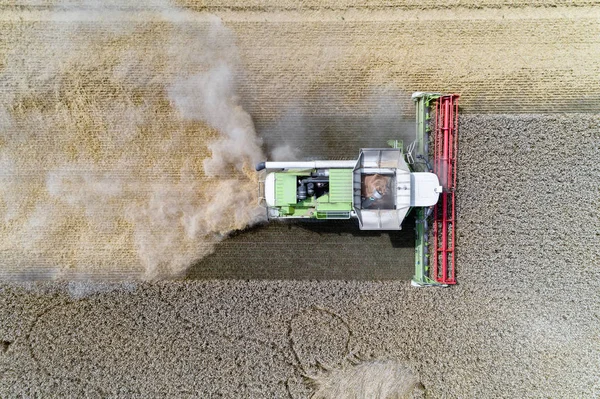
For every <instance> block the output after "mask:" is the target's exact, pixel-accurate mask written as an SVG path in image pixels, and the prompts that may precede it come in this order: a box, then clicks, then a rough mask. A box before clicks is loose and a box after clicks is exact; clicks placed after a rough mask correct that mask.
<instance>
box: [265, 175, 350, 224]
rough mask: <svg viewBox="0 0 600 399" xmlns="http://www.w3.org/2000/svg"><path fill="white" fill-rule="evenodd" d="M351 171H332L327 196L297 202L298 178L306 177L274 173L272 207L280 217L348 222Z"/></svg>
mask: <svg viewBox="0 0 600 399" xmlns="http://www.w3.org/2000/svg"><path fill="white" fill-rule="evenodd" d="M352 172H353V171H352V169H331V170H330V175H329V179H330V181H329V188H330V193H329V194H326V195H322V196H320V197H319V198H316V199H315V198H314V197H311V198H307V199H305V200H302V201H298V200H297V197H296V190H297V187H298V180H297V179H298V176H309V174H307V173H295V172H291V173H290V172H281V173H275V206H277V207H278V208H279V212H280V214H281V215H282V216H286V217H308V218H317V219H349V218H350V211H351V210H352Z"/></svg>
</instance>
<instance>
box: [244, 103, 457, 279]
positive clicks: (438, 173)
mask: <svg viewBox="0 0 600 399" xmlns="http://www.w3.org/2000/svg"><path fill="white" fill-rule="evenodd" d="M458 98H459V96H458V95H456V94H451V95H441V94H438V93H422V92H418V93H414V94H413V95H412V99H413V101H414V102H415V104H416V108H417V112H416V114H417V117H416V122H417V127H416V138H415V141H413V142H412V143H410V145H408V146H407V147H406V149H404V148H403V142H402V141H400V140H390V141H388V144H389V145H390V146H391V148H363V149H361V150H360V153H359V156H358V160H352V161H310V162H262V163H260V164H258V165H257V166H256V170H257V171H259V172H261V179H260V183H259V196H260V197H261V202H262V203H263V204H264V205H265V207H266V209H267V216H268V218H269V219H318V220H332V219H350V218H356V219H358V223H359V226H360V229H361V230H401V229H402V221H403V220H404V218H405V217H406V216H407V215H408V214H410V213H412V215H414V217H415V219H416V227H415V231H416V243H415V275H414V277H413V279H412V284H413V285H414V286H418V287H422V286H448V285H451V284H456V279H455V251H454V248H455V236H456V234H455V231H456V229H455V200H454V196H455V189H456V156H457V145H458ZM430 145H432V146H433V147H431V146H430Z"/></svg>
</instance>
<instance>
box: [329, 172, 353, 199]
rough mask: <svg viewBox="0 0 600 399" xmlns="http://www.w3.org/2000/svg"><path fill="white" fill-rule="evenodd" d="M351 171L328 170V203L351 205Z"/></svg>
mask: <svg viewBox="0 0 600 399" xmlns="http://www.w3.org/2000/svg"><path fill="white" fill-rule="evenodd" d="M352 173H353V170H352V169H330V170H329V196H330V197H331V199H330V202H347V203H349V204H350V205H352V184H353V182H352Z"/></svg>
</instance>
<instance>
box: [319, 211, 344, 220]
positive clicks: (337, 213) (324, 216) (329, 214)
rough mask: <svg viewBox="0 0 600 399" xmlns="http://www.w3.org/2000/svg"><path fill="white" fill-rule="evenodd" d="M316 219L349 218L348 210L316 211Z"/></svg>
mask: <svg viewBox="0 0 600 399" xmlns="http://www.w3.org/2000/svg"><path fill="white" fill-rule="evenodd" d="M316 218H317V219H330V220H331V219H350V212H342V211H329V212H317V213H316Z"/></svg>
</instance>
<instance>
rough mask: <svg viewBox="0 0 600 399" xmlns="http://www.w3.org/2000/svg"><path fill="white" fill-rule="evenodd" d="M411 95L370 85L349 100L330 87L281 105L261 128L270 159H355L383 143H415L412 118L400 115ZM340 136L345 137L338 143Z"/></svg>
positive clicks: (389, 88)
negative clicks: (274, 118)
mask: <svg viewBox="0 0 600 399" xmlns="http://www.w3.org/2000/svg"><path fill="white" fill-rule="evenodd" d="M405 98H410V94H407V93H403V92H402V91H401V90H399V89H397V88H394V87H389V86H378V87H372V88H371V89H370V90H367V91H365V93H364V94H362V95H361V96H355V97H354V98H348V97H345V96H343V95H342V94H340V93H339V91H337V90H335V88H330V87H321V88H320V89H319V90H314V91H308V90H307V93H306V95H305V96H304V97H302V98H297V99H295V100H293V101H291V102H290V103H287V104H283V105H282V106H281V109H279V110H276V111H278V114H279V117H278V118H276V120H275V121H273V122H271V123H268V124H267V125H265V126H260V127H259V129H258V131H259V135H260V136H261V137H262V138H263V139H264V141H265V147H266V148H267V152H268V154H269V159H272V160H275V161H287V160H302V159H306V157H309V158H311V159H355V158H356V157H357V156H358V150H359V149H360V148H381V147H386V146H387V141H388V140H393V139H399V140H404V145H405V146H408V145H409V144H410V143H411V142H413V141H414V140H415V128H416V126H415V121H414V116H413V115H410V116H407V115H404V114H403V111H402V110H403V109H404V108H405V107H404V106H403V102H402V101H404V99H405ZM340 137H346V139H345V140H340Z"/></svg>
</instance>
